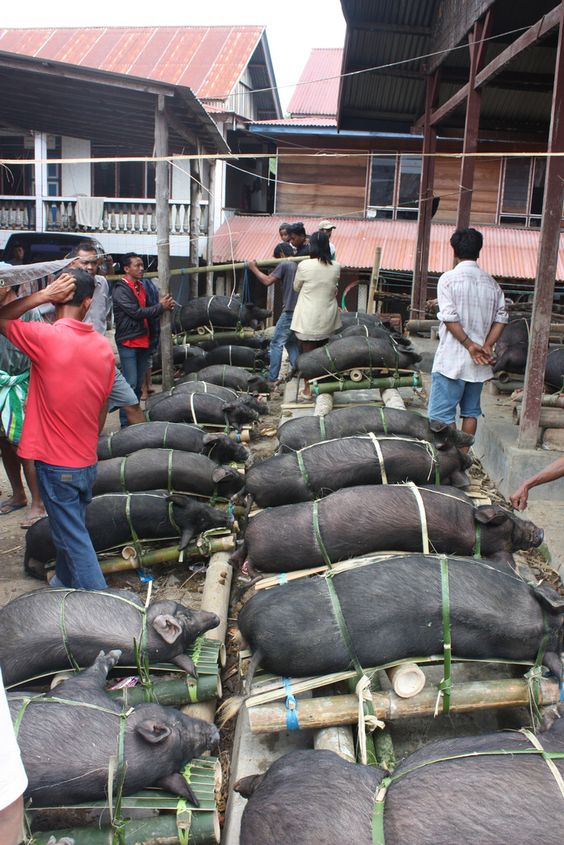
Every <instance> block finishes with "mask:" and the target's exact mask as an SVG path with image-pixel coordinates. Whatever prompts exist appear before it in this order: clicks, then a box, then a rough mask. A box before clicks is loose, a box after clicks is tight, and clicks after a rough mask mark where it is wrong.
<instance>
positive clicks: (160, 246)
mask: <svg viewBox="0 0 564 845" xmlns="http://www.w3.org/2000/svg"><path fill="white" fill-rule="evenodd" d="M155 155H156V156H167V155H168V123H167V118H166V112H165V99H164V96H163V95H162V94H159V95H158V97H157V106H156V109H155ZM155 179H156V185H155V197H156V206H157V256H158V262H159V293H160V295H161V296H164V295H165V294H167V293H170V287H169V274H170V216H169V163H168V161H157V163H156V165H155ZM161 362H162V373H163V390H168V389H169V388H171V387H172V382H173V375H174V365H173V361H172V318H171V312H170V311H165V312H164V314H163V315H162V317H161Z"/></svg>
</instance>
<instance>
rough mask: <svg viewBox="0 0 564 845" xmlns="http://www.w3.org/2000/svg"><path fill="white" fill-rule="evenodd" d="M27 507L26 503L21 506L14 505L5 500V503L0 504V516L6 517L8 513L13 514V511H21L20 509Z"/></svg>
mask: <svg viewBox="0 0 564 845" xmlns="http://www.w3.org/2000/svg"><path fill="white" fill-rule="evenodd" d="M26 507H27V502H24V504H23V505H16V504H14V503H13V502H10V500H9V499H5V501H3V502H0V516H6V515H7V514H9V513H13V512H14V511H21V509H22V508H26Z"/></svg>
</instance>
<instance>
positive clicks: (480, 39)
mask: <svg viewBox="0 0 564 845" xmlns="http://www.w3.org/2000/svg"><path fill="white" fill-rule="evenodd" d="M490 27H491V12H490V11H488V12H487V13H486V15H485V16H484V17H483V18H482V19H481V20H479V21H476V23H475V24H474V28H473V30H472V34H471V36H470V39H471V40H470V44H469V48H470V73H469V78H468V100H467V102H466V121H465V123H464V141H463V145H462V152H463V153H464V155H463V158H462V164H461V166H460V192H459V195H458V214H457V217H456V228H457V229H467V228H468V226H469V225H470V212H471V210H472V193H473V191H474V169H475V165H476V159H475V158H474V155H473V154H474V153H475V152H476V151H477V149H478V132H479V126H480V106H481V101H482V95H481V92H480V91H477V90H476V75H477V73H478V71H479V70H480V66H481V64H482V61H483V57H484V53H485V43H484V39H485V38H487V37H488V34H489V31H490Z"/></svg>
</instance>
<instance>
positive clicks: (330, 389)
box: [310, 372, 423, 396]
mask: <svg viewBox="0 0 564 845" xmlns="http://www.w3.org/2000/svg"><path fill="white" fill-rule="evenodd" d="M422 384H423V382H422V381H421V374H420V373H417V372H414V373H413V375H412V376H380V377H379V378H368V379H362V381H349V380H345V381H332V382H323V383H321V384H318V383H315V382H311V381H310V386H311V392H312V393H313V394H315V395H316V396H317V395H319V394H320V393H339V392H340V391H342V390H370V389H372V388H375V387H378V388H380V389H382V388H390V387H421V386H422Z"/></svg>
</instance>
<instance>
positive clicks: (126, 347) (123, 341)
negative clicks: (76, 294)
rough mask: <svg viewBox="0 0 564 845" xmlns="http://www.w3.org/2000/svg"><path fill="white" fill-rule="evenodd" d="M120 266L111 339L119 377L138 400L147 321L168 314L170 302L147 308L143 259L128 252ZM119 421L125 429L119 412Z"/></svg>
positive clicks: (168, 299) (146, 346) (145, 360)
mask: <svg viewBox="0 0 564 845" xmlns="http://www.w3.org/2000/svg"><path fill="white" fill-rule="evenodd" d="M122 266H123V271H124V274H125V275H124V277H123V279H120V280H119V281H117V282H115V283H114V287H113V291H112V299H113V303H114V323H115V331H116V334H115V339H116V345H117V348H118V352H119V357H120V361H121V370H122V373H123V375H124V376H125V379H126V381H127V382H128V384H130V385H131V387H132V388H133V390H134V391H135V394H136V396H137V398H138V399H139V397H140V396H141V387H142V385H143V379H144V378H145V372H146V370H147V368H148V365H149V359H150V352H149V346H150V331H149V321H150V320H152V319H154V318H155V317H160V315H161V314H162V313H163V311H167V310H168V311H172V309H173V308H174V300H173V299H172V297H171V296H169V295H168V294H167V295H166V296H161V297H160V299H159V302H158V303H157V304H156V305H150V306H147V296H146V291H145V287H144V285H143V282H142V279H143V272H144V267H143V259H142V258H141V256H140V255H137V253H135V252H128V253H127V254H126V255H124V257H123V262H122ZM120 418H121V424H122V426H124V425H126V424H127V420H126V418H125V415H123V417H122V415H121V412H120Z"/></svg>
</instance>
